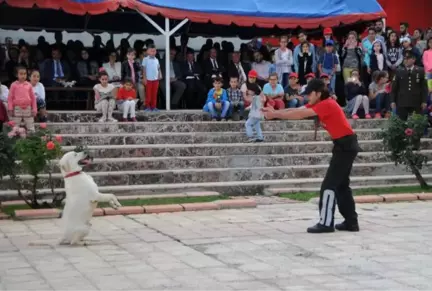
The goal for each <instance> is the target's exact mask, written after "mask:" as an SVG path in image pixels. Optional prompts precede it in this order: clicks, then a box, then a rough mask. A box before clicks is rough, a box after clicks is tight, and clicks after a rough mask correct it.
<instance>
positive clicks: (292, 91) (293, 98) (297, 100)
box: [284, 73, 304, 108]
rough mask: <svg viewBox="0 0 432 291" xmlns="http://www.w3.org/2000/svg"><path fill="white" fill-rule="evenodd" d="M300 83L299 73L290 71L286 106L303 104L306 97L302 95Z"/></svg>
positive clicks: (293, 106)
mask: <svg viewBox="0 0 432 291" xmlns="http://www.w3.org/2000/svg"><path fill="white" fill-rule="evenodd" d="M299 91H300V85H299V83H298V74H297V73H290V74H289V77H288V86H286V87H285V89H284V92H285V107H286V108H297V107H301V106H303V102H304V98H303V96H301V95H300V93H299Z"/></svg>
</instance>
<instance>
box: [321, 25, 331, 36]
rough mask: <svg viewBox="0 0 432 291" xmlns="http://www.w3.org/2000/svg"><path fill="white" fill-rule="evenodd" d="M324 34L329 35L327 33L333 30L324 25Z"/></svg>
mask: <svg viewBox="0 0 432 291" xmlns="http://www.w3.org/2000/svg"><path fill="white" fill-rule="evenodd" d="M323 34H324V35H329V34H333V30H332V29H331V28H330V27H326V28H324V32H323Z"/></svg>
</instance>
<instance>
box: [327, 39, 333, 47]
mask: <svg viewBox="0 0 432 291" xmlns="http://www.w3.org/2000/svg"><path fill="white" fill-rule="evenodd" d="M325 45H326V46H334V41H333V40H331V39H329V40H326V42H325Z"/></svg>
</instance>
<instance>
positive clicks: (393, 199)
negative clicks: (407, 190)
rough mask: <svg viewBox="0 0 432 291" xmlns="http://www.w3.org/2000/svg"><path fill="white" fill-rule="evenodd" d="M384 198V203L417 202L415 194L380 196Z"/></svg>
mask: <svg viewBox="0 0 432 291" xmlns="http://www.w3.org/2000/svg"><path fill="white" fill-rule="evenodd" d="M380 196H381V197H383V198H384V202H397V201H415V200H418V196H417V194H383V195H380Z"/></svg>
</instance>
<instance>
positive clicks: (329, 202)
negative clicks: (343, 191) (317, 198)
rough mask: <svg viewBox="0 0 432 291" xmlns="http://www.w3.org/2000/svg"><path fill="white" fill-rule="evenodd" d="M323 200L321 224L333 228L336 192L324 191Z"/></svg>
mask: <svg viewBox="0 0 432 291" xmlns="http://www.w3.org/2000/svg"><path fill="white" fill-rule="evenodd" d="M322 199H323V200H322V207H321V209H320V210H321V211H320V224H322V225H325V226H331V223H332V220H333V207H335V192H334V191H333V190H324V192H323V197H322Z"/></svg>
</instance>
